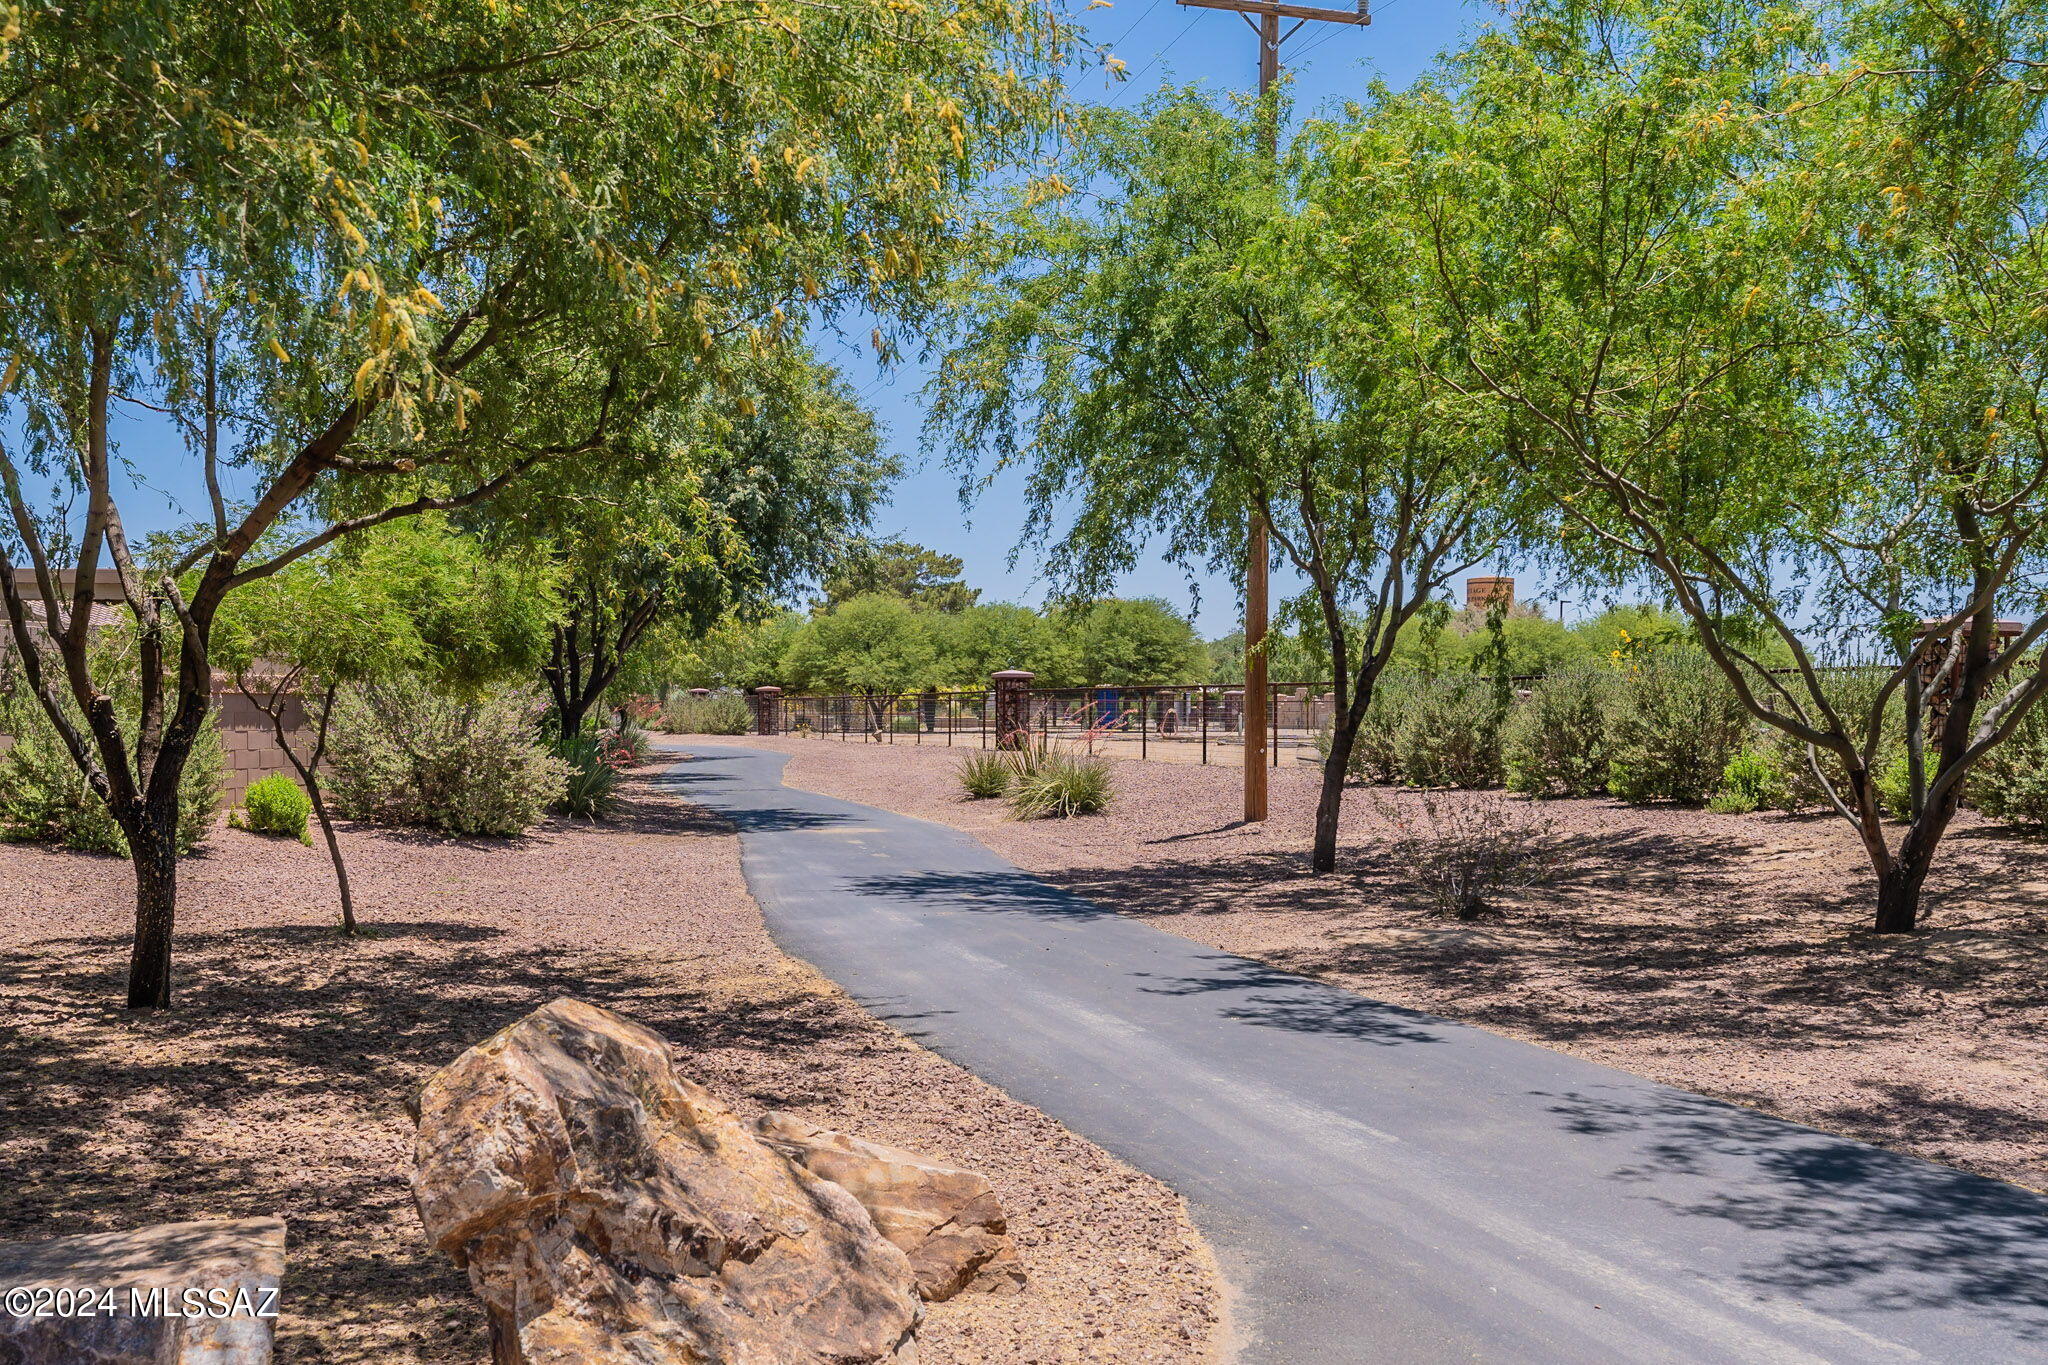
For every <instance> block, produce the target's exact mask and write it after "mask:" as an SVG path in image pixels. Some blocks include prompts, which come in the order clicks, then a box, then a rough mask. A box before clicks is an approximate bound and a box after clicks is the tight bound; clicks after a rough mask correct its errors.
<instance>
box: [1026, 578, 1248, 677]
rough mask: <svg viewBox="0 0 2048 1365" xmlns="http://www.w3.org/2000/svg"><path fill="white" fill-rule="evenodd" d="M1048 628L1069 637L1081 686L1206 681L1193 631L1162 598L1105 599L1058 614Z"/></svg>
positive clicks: (1205, 663)
mask: <svg viewBox="0 0 2048 1365" xmlns="http://www.w3.org/2000/svg"><path fill="white" fill-rule="evenodd" d="M1051 627H1052V629H1053V631H1054V632H1055V633H1059V634H1071V636H1072V638H1073V641H1074V650H1075V655H1076V658H1075V664H1076V666H1077V668H1078V670H1079V673H1080V678H1079V681H1080V682H1083V683H1110V684H1113V685H1115V686H1120V687H1128V686H1133V685H1136V684H1140V683H1191V682H1201V681H1203V680H1204V679H1206V678H1207V677H1208V676H1209V654H1208V651H1207V650H1206V649H1204V648H1203V647H1202V641H1201V639H1200V637H1198V636H1197V635H1196V634H1195V628H1194V626H1192V625H1191V624H1189V622H1188V619H1187V618H1186V617H1184V616H1182V615H1181V614H1180V613H1179V612H1177V611H1175V610H1174V609H1173V607H1172V606H1171V605H1170V604H1169V603H1167V602H1166V601H1165V600H1164V599H1162V598H1157V597H1105V598H1101V599H1099V600H1097V601H1094V602H1089V603H1086V604H1084V605H1081V606H1076V607H1065V608H1061V609H1059V610H1058V611H1057V612H1056V613H1055V614H1054V616H1053V618H1052V621H1051Z"/></svg>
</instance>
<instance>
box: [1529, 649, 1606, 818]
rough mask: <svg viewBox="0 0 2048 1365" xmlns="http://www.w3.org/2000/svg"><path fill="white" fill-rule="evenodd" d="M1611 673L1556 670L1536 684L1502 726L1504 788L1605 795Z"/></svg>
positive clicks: (1595, 668) (1593, 668) (1599, 668)
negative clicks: (1603, 793) (1525, 699)
mask: <svg viewBox="0 0 2048 1365" xmlns="http://www.w3.org/2000/svg"><path fill="white" fill-rule="evenodd" d="M1616 677H1617V675H1616V672H1615V670H1614V669H1612V668H1609V667H1607V666H1605V665H1601V664H1589V665H1584V666H1581V667H1577V668H1566V669H1561V670H1559V671H1558V672H1556V673H1552V674H1551V675H1550V676H1548V677H1546V678H1544V679H1542V680H1541V681H1539V682H1538V683H1537V684H1536V686H1535V687H1534V688H1533V689H1531V690H1530V693H1529V697H1528V700H1527V701H1524V702H1523V703H1522V704H1521V705H1519V706H1517V707H1515V708H1514V709H1513V710H1512V711H1510V712H1509V713H1508V717H1507V720H1506V721H1505V722H1504V723H1503V725H1502V727H1501V766H1502V768H1503V769H1504V771H1505V776H1506V779H1507V785H1508V787H1509V788H1510V789H1512V790H1514V791H1518V792H1526V793H1528V794H1529V795H1531V796H1596V795H1599V794H1600V793H1602V792H1605V791H1606V790H1607V765H1608V761H1609V758H1610V757H1611V755H1610V754H1609V751H1608V741H1607V713H1608V708H1609V707H1610V706H1612V705H1613V701H1614V689H1615V681H1616Z"/></svg>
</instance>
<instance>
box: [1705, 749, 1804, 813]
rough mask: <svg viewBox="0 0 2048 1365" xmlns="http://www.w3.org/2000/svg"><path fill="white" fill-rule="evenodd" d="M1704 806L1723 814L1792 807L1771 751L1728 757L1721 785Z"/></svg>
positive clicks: (1782, 775)
mask: <svg viewBox="0 0 2048 1365" xmlns="http://www.w3.org/2000/svg"><path fill="white" fill-rule="evenodd" d="M1707 806H1708V808H1709V809H1710V810H1717V811H1720V812H1721V813H1722V814H1723V815H1747V814H1749V813H1750V812H1751V811H1756V810H1791V809H1793V805H1792V793H1791V789H1790V787H1789V786H1788V785H1787V784H1786V781H1785V770H1784V768H1783V767H1781V766H1780V765H1779V763H1778V760H1777V759H1776V758H1774V757H1772V756H1771V755H1770V754H1759V753H1746V754H1737V755H1735V757H1733V758H1731V759H1729V760H1728V766H1727V767H1725V768H1723V769H1722V770H1721V785H1720V786H1719V787H1717V788H1716V789H1715V791H1714V794H1713V796H1712V797H1711V798H1710V799H1709V800H1708V801H1707Z"/></svg>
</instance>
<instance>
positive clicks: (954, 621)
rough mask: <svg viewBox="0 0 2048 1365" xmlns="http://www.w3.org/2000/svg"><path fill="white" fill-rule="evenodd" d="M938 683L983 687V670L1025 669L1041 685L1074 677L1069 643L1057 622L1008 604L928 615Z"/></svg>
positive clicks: (985, 672)
mask: <svg viewBox="0 0 2048 1365" xmlns="http://www.w3.org/2000/svg"><path fill="white" fill-rule="evenodd" d="M929 624H930V626H931V628H932V632H933V638H934V640H935V642H936V643H937V645H938V649H939V666H938V673H937V680H938V682H939V684H940V685H941V686H945V687H962V688H979V687H986V686H988V679H989V674H991V673H995V672H997V671H999V670H1001V669H1005V668H1028V669H1030V670H1031V671H1032V673H1033V674H1035V675H1036V678H1035V681H1036V682H1037V684H1038V685H1039V686H1041V687H1058V686H1063V685H1066V684H1069V683H1072V682H1075V681H1077V675H1078V673H1079V671H1080V670H1079V666H1078V664H1077V662H1076V654H1075V650H1074V647H1073V641H1072V640H1071V639H1069V638H1068V637H1067V634H1066V632H1064V631H1062V630H1061V629H1060V628H1059V626H1058V624H1057V623H1056V622H1054V621H1050V620H1048V619H1047V618H1046V617H1044V616H1042V615H1040V614H1039V613H1038V612H1036V611H1033V610H1032V609H1031V608H1030V607H1020V606H1016V605H1014V604H1012V603H1009V602H984V603H977V604H976V605H974V606H970V607H966V608H963V609H961V610H960V611H957V612H950V613H946V614H943V615H938V616H935V617H933V618H932V619H931V620H930V622H929Z"/></svg>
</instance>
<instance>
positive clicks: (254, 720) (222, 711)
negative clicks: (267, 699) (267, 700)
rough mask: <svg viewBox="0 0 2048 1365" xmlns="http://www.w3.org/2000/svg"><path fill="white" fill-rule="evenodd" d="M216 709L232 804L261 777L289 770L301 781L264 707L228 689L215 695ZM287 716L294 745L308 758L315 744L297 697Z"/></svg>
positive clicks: (289, 700)
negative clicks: (281, 746)
mask: <svg viewBox="0 0 2048 1365" xmlns="http://www.w3.org/2000/svg"><path fill="white" fill-rule="evenodd" d="M214 712H215V715H216V717H217V719H218V722H219V725H220V747H221V752H222V756H223V758H224V760H225V761H224V762H223V763H222V765H221V779H222V782H223V783H224V785H225V786H226V788H227V800H228V802H229V803H230V804H233V803H235V802H237V801H240V800H241V799H242V793H243V792H245V791H247V790H248V789H249V784H250V783H251V782H254V781H256V780H257V779H258V778H261V777H268V776H270V775H271V774H272V773H285V774H288V775H289V776H291V777H292V778H293V780H295V781H296V780H297V777H298V774H297V773H295V772H293V770H292V765H291V761H290V760H289V759H287V758H286V757H285V756H284V751H283V750H282V749H280V748H278V747H277V734H276V732H275V730H274V729H273V728H272V726H271V723H270V717H269V716H267V715H265V714H264V712H263V708H262V707H260V706H258V705H256V703H255V702H252V701H250V700H249V699H248V698H247V697H245V696H243V695H242V694H241V693H239V692H226V693H222V694H221V695H219V696H217V697H215V698H214ZM284 718H285V726H286V729H285V733H286V734H287V735H288V736H289V737H290V738H291V742H292V748H293V749H294V750H295V751H296V752H297V753H298V754H299V756H300V757H302V758H303V757H305V756H306V752H307V750H308V749H309V748H310V747H311V743H312V736H311V734H310V733H309V732H308V729H307V726H306V711H305V708H304V707H303V706H302V705H300V703H299V699H298V698H297V697H288V698H286V700H285V711H284Z"/></svg>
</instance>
